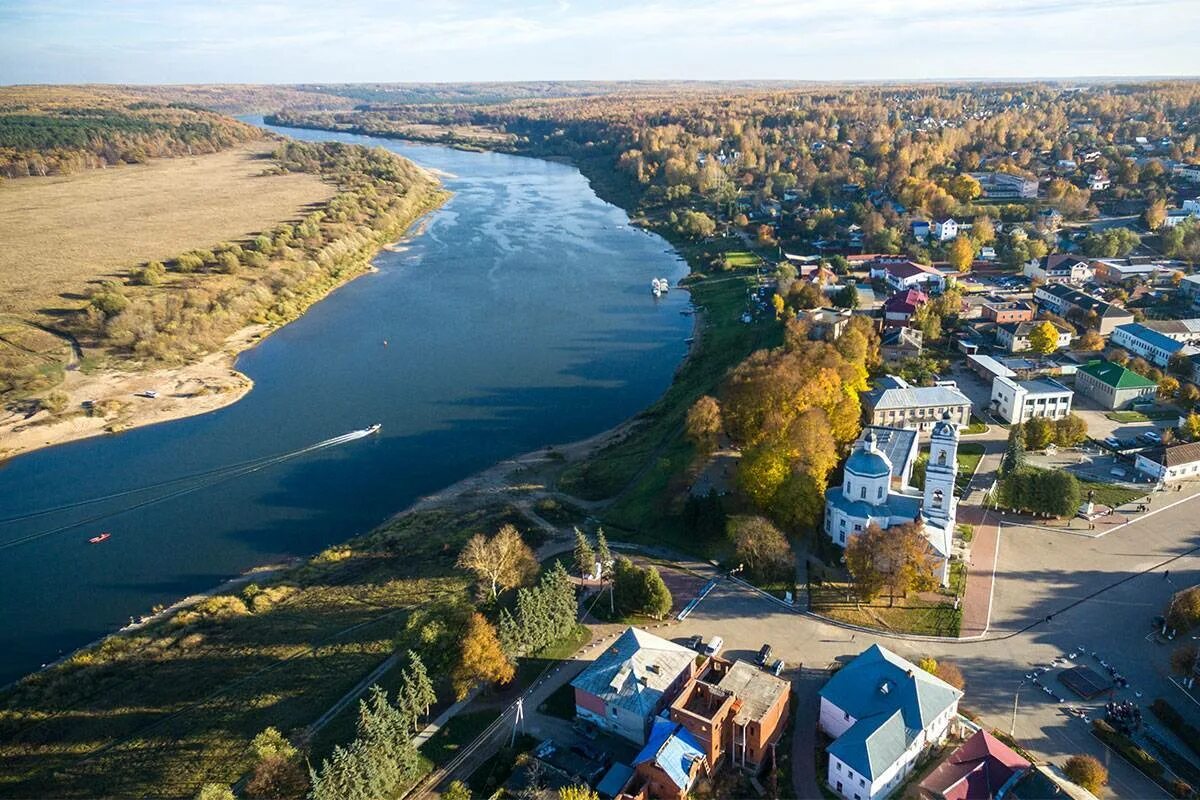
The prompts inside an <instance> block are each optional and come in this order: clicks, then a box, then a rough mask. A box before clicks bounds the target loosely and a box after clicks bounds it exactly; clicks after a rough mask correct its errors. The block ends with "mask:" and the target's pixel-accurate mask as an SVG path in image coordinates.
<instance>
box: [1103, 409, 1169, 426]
mask: <svg viewBox="0 0 1200 800" xmlns="http://www.w3.org/2000/svg"><path fill="white" fill-rule="evenodd" d="M1104 416H1105V417H1107V418H1108V419H1111V420H1112V421H1113V422H1125V423H1129V422H1152V421H1154V420H1164V419H1175V418H1176V417H1178V416H1179V414H1178V413H1177V412H1174V411H1151V412H1150V413H1148V414H1145V413H1142V412H1141V411H1110V412H1108V413H1107V414H1105V415H1104Z"/></svg>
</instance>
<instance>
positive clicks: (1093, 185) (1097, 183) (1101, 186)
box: [1088, 172, 1112, 192]
mask: <svg viewBox="0 0 1200 800" xmlns="http://www.w3.org/2000/svg"><path fill="white" fill-rule="evenodd" d="M1111 186H1112V181H1111V180H1109V177H1108V175H1106V174H1105V173H1103V172H1093V173H1092V174H1091V175H1089V176H1088V189H1089V190H1090V191H1093V192H1103V191H1105V190H1106V189H1108V188H1110V187H1111Z"/></svg>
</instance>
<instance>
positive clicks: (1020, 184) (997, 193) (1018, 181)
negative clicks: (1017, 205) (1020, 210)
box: [971, 172, 1038, 200]
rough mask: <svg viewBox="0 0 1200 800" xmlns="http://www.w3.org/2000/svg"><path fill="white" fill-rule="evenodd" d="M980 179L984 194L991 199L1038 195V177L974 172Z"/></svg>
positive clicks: (1028, 198)
mask: <svg viewBox="0 0 1200 800" xmlns="http://www.w3.org/2000/svg"><path fill="white" fill-rule="evenodd" d="M971 177H972V178H974V179H975V180H977V181H979V186H980V188H981V189H983V196H984V197H986V198H988V199H989V200H1032V199H1034V198H1036V197H1037V192H1038V182H1037V179H1036V178H1025V177H1022V176H1020V175H1011V174H1009V173H1007V172H972V173H971Z"/></svg>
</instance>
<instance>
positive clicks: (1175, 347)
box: [1109, 322, 1200, 367]
mask: <svg viewBox="0 0 1200 800" xmlns="http://www.w3.org/2000/svg"><path fill="white" fill-rule="evenodd" d="M1109 341H1110V342H1111V343H1112V345H1113V346H1114V347H1121V348H1124V349H1125V350H1128V351H1129V352H1130V353H1131V354H1132V355H1135V356H1138V357H1140V358H1144V359H1146V360H1147V361H1149V362H1150V363H1151V364H1153V365H1154V366H1156V367H1166V366H1167V365H1168V364H1169V363H1170V362H1171V357H1172V356H1174V355H1175V354H1176V353H1182V354H1183V355H1185V356H1190V355H1195V354H1196V353H1200V349H1197V348H1196V347H1194V346H1192V345H1190V344H1184V343H1183V342H1180V341H1176V340H1175V339H1173V338H1171V337H1170V336H1167V335H1166V334H1163V333H1159V332H1158V331H1156V330H1153V329H1151V328H1148V327H1146V326H1145V325H1139V324H1138V323H1136V322H1134V323H1131V324H1129V325H1120V326H1118V327H1117V328H1115V329H1114V330H1113V332H1112V337H1111V338H1110V339H1109Z"/></svg>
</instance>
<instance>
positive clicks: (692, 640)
mask: <svg viewBox="0 0 1200 800" xmlns="http://www.w3.org/2000/svg"><path fill="white" fill-rule="evenodd" d="M683 646H684V647H686V648H688V649H689V650H695V651H696V652H697V653H703V652H704V637H703V636H701V635H700V634H698V633H697V634H696V635H695V636H689V637H688V639H687V642H685V643H684V645H683Z"/></svg>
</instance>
